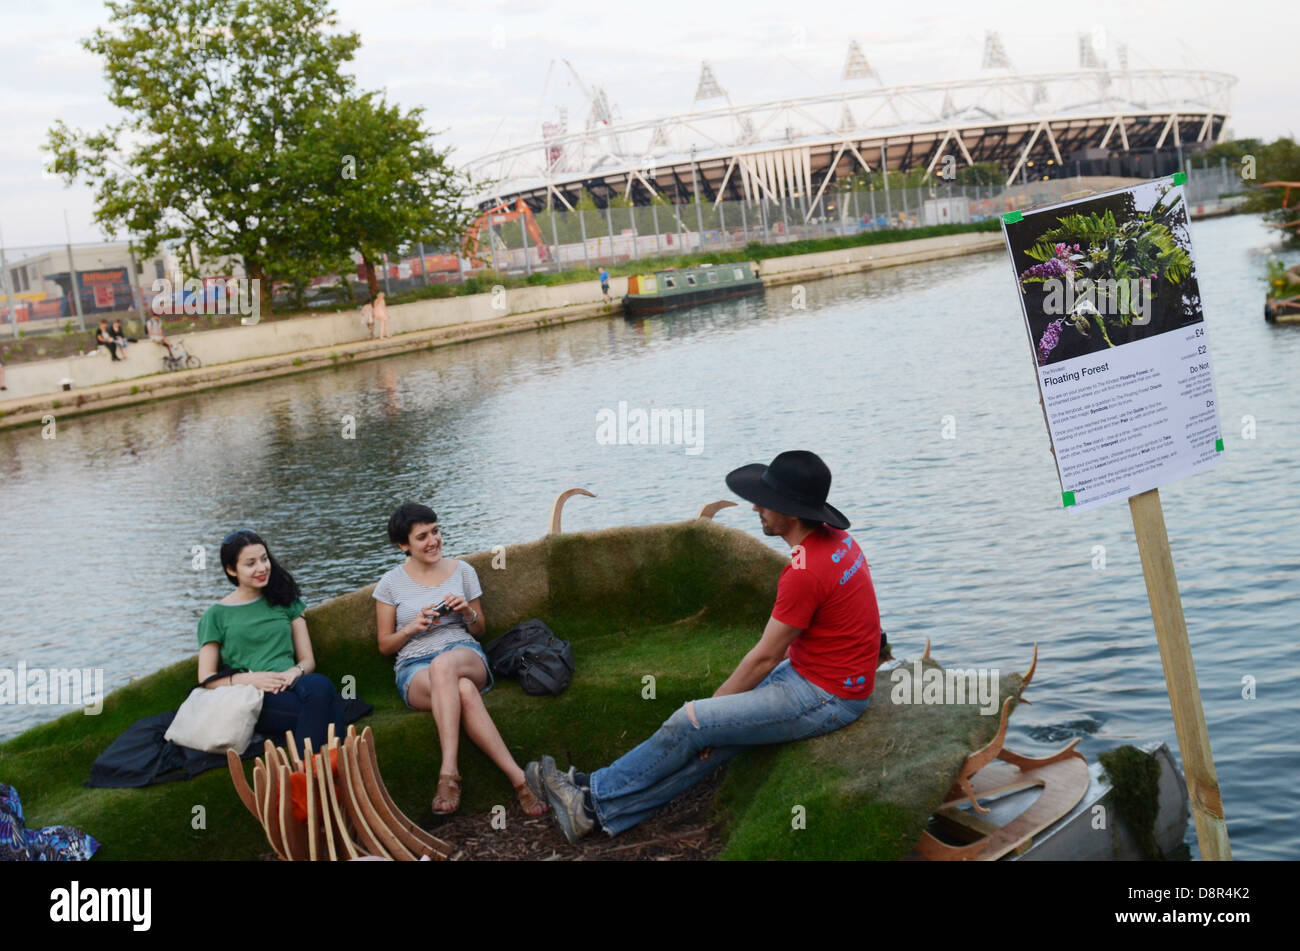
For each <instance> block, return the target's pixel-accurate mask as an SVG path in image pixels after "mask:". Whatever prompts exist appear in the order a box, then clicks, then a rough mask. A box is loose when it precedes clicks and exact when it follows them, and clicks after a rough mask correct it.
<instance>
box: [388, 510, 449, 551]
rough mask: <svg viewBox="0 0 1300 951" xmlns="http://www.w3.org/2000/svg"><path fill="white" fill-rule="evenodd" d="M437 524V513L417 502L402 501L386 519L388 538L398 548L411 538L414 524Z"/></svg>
mask: <svg viewBox="0 0 1300 951" xmlns="http://www.w3.org/2000/svg"><path fill="white" fill-rule="evenodd" d="M426 523H428V524H430V525H437V524H438V513H437V512H435V511H434V510H433V509H431V508H429V506H427V505H421V504H420V503H419V502H403V503H402V504H401V505H399V506H398V507H397V511H396V512H394V513H393V514H392V516H391V517H390V518H389V519H388V540H389V541H390V542H392V543H393V544H394V545H396V546H398V547H399V548H400V547H401V546H402V545H405V544H407V543H409V542H410V540H411V529H412V528H414V527H415V526H416V525H423V524H426Z"/></svg>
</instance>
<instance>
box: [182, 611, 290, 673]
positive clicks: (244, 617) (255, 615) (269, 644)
mask: <svg viewBox="0 0 1300 951" xmlns="http://www.w3.org/2000/svg"><path fill="white" fill-rule="evenodd" d="M305 610H307V605H306V604H304V603H303V601H302V600H301V599H298V600H296V601H294V602H293V604H290V605H289V606H288V607H278V606H276V605H272V604H269V603H268V602H267V600H266V598H265V597H261V598H258V599H257V600H256V601H247V602H245V603H243V604H220V603H218V604H214V605H212V607H210V608H208V609H207V610H206V611H204V612H203V617H202V618H200V619H199V647H202V646H203V645H204V644H207V643H209V642H212V641H215V642H216V643H217V644H218V645H220V647H221V662H222V663H223V664H228V665H230V666H231V667H236V668H241V667H242V668H244V669H245V670H251V671H255V672H256V671H265V670H271V671H280V670H288V669H289V668H290V667H292V666H293V664H294V660H295V657H294V653H293V630H292V627H291V625H290V622H291V621H293V619H294V618H296V617H300V616H301V615H302V613H303V611H305Z"/></svg>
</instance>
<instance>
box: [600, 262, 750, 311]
mask: <svg viewBox="0 0 1300 951" xmlns="http://www.w3.org/2000/svg"><path fill="white" fill-rule="evenodd" d="M762 291H763V282H762V280H760V279H759V277H758V274H757V273H756V269H755V267H754V265H753V264H752V263H751V262H749V261H738V262H736V263H733V264H701V265H699V266H698V267H686V268H665V269H664V270H662V271H655V272H654V273H653V274H634V275H632V276H631V277H629V278H628V279H627V293H626V294H625V295H624V296H623V313H624V314H626V315H628V316H630V317H640V316H642V315H644V314H661V313H663V312H664V311H666V310H675V309H676V308H678V307H689V306H690V305H692V304H703V303H707V302H709V301H715V300H726V299H727V298H729V297H743V296H744V295H746V294H760V293H762Z"/></svg>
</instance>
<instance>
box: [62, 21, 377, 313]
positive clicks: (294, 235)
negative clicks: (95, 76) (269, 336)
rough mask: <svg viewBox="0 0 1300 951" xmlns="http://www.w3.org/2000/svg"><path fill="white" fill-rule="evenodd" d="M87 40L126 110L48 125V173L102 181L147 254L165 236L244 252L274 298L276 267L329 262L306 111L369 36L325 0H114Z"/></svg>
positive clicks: (322, 99)
mask: <svg viewBox="0 0 1300 951" xmlns="http://www.w3.org/2000/svg"><path fill="white" fill-rule="evenodd" d="M107 6H108V11H109V20H110V25H109V26H106V27H100V28H98V29H96V30H95V32H94V34H93V35H91V36H90V37H89V38H87V39H85V40H83V41H82V45H83V46H84V47H85V48H86V49H87V50H89V51H90V52H91V53H94V54H95V55H97V56H99V57H101V58H102V59H103V60H104V66H105V73H106V76H107V80H108V99H109V102H110V103H111V104H112V105H113V106H115V107H117V108H118V109H119V110H121V112H122V114H123V118H122V119H121V120H120V121H118V122H116V123H114V124H111V125H109V126H107V127H105V128H103V129H102V130H100V131H98V132H92V133H85V132H81V131H76V130H73V129H70V128H68V126H67V125H65V124H64V123H63V122H62V121H61V120H60V121H57V122H56V123H55V124H54V126H53V127H52V128H51V130H50V133H49V138H48V141H47V142H46V145H45V148H46V150H47V151H48V152H49V153H51V155H52V156H53V160H52V161H51V163H50V166H49V167H50V170H51V171H53V172H55V173H57V174H60V175H62V176H63V177H64V178H65V179H66V180H67V181H68V182H69V183H71V182H72V181H74V180H76V179H77V178H84V179H86V180H88V181H89V182H90V183H92V185H93V186H94V188H95V197H96V206H97V207H96V211H95V219H96V221H97V222H98V223H99V224H100V226H101V227H102V228H103V229H104V231H105V233H106V234H113V233H116V232H117V231H118V230H119V229H125V230H126V231H127V232H128V233H129V234H131V235H132V236H134V241H135V243H136V244H137V246H138V247H139V248H141V249H142V250H144V251H146V252H151V251H152V250H153V249H155V248H158V247H160V246H161V245H162V244H163V243H164V242H175V243H180V244H184V245H187V246H188V245H193V246H195V247H197V248H198V250H199V251H200V253H201V254H202V255H203V256H204V257H205V258H209V259H211V258H215V257H219V256H223V255H232V254H237V255H239V256H240V257H241V258H242V259H243V262H244V267H245V269H246V270H247V273H248V275H249V277H251V278H255V279H258V280H260V281H261V286H262V294H263V300H264V302H265V305H266V306H268V308H269V304H270V298H269V294H270V280H269V279H270V278H271V276H272V273H271V269H272V268H273V267H277V266H279V267H283V266H285V265H286V263H287V262H290V261H293V262H296V263H297V265H298V267H299V268H300V269H301V268H309V267H311V266H313V265H319V264H321V263H323V262H321V261H320V260H319V255H317V254H314V253H313V248H314V244H313V242H312V241H311V240H310V239H309V237H307V236H309V235H310V234H312V233H313V232H314V231H315V230H316V229H317V228H319V227H320V226H321V224H322V223H323V222H322V221H321V220H320V218H319V216H318V214H317V213H314V210H313V208H312V206H311V203H310V202H309V201H305V200H304V199H305V197H306V196H310V195H311V193H312V192H313V190H314V189H315V187H316V184H317V183H316V182H315V181H314V180H313V179H312V178H311V177H310V176H309V175H304V168H305V167H307V166H308V165H309V164H310V163H309V162H306V161H305V157H304V149H306V148H309V147H310V144H311V142H310V137H309V136H308V135H307V134H306V133H308V132H309V131H310V129H309V125H310V121H311V120H310V118H309V117H310V116H311V115H312V114H313V113H314V112H315V111H316V110H319V109H321V108H324V107H325V106H326V105H327V104H328V103H331V102H334V101H337V100H338V98H339V97H340V96H342V95H343V93H344V92H345V91H346V90H347V87H348V84H349V82H350V80H349V79H348V78H347V77H345V76H343V75H342V74H341V73H340V71H339V67H340V66H341V65H342V64H343V63H345V62H347V61H348V60H350V59H351V58H352V56H353V53H354V52H355V50H356V49H357V47H358V46H359V45H360V39H359V38H358V36H357V35H356V34H355V33H337V32H333V31H332V28H333V27H334V26H335V19H334V16H333V13H332V12H331V11H330V10H329V9H328V6H327V3H326V0H190V2H186V3H176V2H173V0H109V2H108V3H107Z"/></svg>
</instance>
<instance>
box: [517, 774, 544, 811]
mask: <svg viewBox="0 0 1300 951" xmlns="http://www.w3.org/2000/svg"><path fill="white" fill-rule="evenodd" d="M515 799H516V800H518V802H519V808H520V809H522V810H523V811H524V815H526V816H544V815H546V812H547V810H548V809H549V807H548V806H547V805H546V803H544V802H542V801H541V800H540V799H538V798H537V796H536V795H534V793H533V791H532V790H531V789H529V788H528V783H527V782H522V783H520V784H519V785H518V786H516V787H515Z"/></svg>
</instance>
